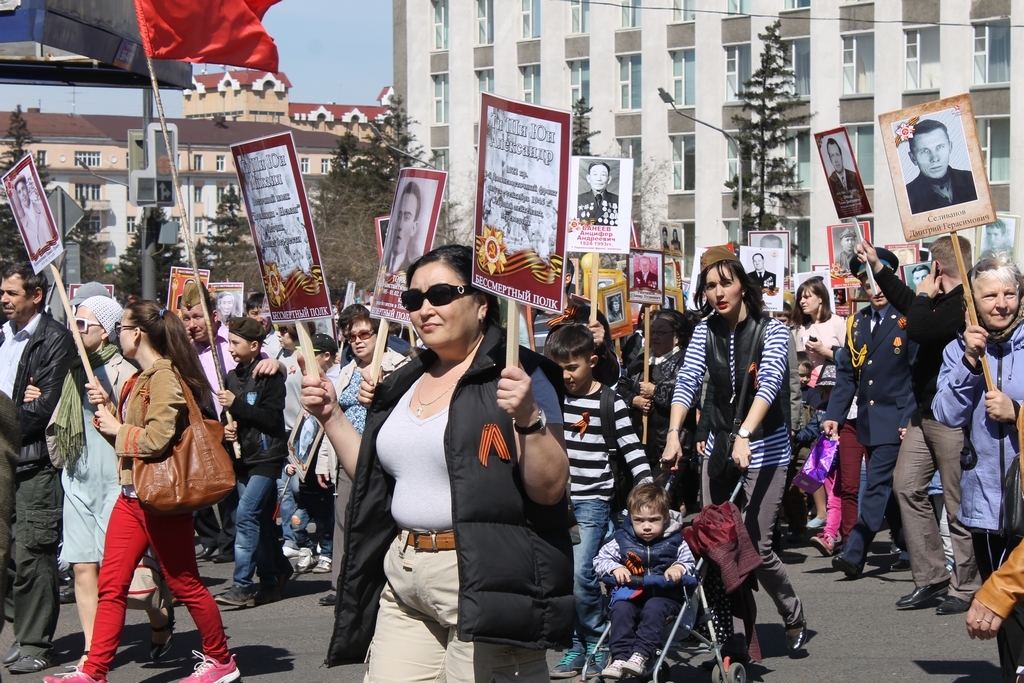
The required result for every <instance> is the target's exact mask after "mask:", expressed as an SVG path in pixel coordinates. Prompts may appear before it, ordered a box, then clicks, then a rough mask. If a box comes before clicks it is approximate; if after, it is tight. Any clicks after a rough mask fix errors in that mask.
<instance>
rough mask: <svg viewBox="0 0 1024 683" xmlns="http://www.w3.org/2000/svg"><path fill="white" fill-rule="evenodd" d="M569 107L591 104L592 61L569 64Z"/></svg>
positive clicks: (584, 60) (585, 60) (586, 60)
mask: <svg viewBox="0 0 1024 683" xmlns="http://www.w3.org/2000/svg"><path fill="white" fill-rule="evenodd" d="M569 99H570V102H569V106H570V107H571V106H574V105H575V104H576V103H577V102H579V101H580V100H583V102H584V104H586V103H587V102H590V60H589V59H582V60H580V61H577V62H569Z"/></svg>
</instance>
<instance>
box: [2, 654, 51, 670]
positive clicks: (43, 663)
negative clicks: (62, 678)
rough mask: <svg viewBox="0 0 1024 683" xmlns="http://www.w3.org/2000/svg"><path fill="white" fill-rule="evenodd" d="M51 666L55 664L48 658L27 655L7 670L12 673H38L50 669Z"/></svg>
mask: <svg viewBox="0 0 1024 683" xmlns="http://www.w3.org/2000/svg"><path fill="white" fill-rule="evenodd" d="M51 666H53V664H52V663H51V662H50V660H48V659H43V658H42V657H33V656H32V655H25V656H24V657H22V658H21V659H19V660H17V661H16V662H14V663H12V664H11V665H10V666H9V667H7V670H8V671H10V672H11V673H12V674H37V673H39V672H40V671H45V670H46V669H49V668H50V667H51Z"/></svg>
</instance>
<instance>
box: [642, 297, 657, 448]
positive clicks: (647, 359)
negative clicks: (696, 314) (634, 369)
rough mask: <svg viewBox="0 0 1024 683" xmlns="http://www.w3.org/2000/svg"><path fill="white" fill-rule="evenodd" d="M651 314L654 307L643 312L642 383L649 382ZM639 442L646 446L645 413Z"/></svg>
mask: <svg viewBox="0 0 1024 683" xmlns="http://www.w3.org/2000/svg"><path fill="white" fill-rule="evenodd" d="M653 312H654V306H651V307H649V308H647V310H645V311H644V382H650V381H651V365H650V363H651V313H653ZM640 442H641V443H643V444H644V445H646V444H647V413H644V434H643V439H641V441H640Z"/></svg>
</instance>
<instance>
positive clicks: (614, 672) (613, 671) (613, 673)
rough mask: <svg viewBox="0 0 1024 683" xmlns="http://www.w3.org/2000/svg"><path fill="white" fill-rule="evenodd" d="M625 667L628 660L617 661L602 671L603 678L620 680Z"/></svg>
mask: <svg viewBox="0 0 1024 683" xmlns="http://www.w3.org/2000/svg"><path fill="white" fill-rule="evenodd" d="M624 666H626V660H624V659H616V660H615V661H613V662H612V663H611V664H609V665H608V666H606V667H605V668H604V669H603V670H602V671H601V677H602V678H610V679H612V680H618V679H620V678H622V670H623V669H622V667H624Z"/></svg>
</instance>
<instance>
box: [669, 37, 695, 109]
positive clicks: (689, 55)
mask: <svg viewBox="0 0 1024 683" xmlns="http://www.w3.org/2000/svg"><path fill="white" fill-rule="evenodd" d="M694 54H695V53H694V51H693V50H679V51H678V52H673V53H672V97H673V98H674V99H675V101H676V104H679V105H680V106H683V107H692V106H694V105H695V104H696V103H697V88H696V81H697V78H696V76H697V74H696V71H694V68H695V64H696V62H695V61H694Z"/></svg>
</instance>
